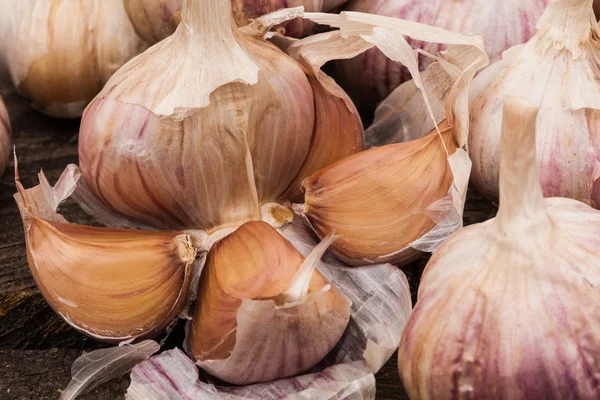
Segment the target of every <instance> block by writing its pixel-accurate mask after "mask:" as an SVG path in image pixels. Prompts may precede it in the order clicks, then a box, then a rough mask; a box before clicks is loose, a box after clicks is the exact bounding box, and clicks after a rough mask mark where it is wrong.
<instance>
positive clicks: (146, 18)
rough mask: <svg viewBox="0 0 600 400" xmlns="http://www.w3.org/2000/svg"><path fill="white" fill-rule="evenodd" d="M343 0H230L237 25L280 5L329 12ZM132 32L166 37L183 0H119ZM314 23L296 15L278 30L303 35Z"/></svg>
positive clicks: (150, 38) (174, 26) (148, 39)
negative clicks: (122, 4)
mask: <svg viewBox="0 0 600 400" xmlns="http://www.w3.org/2000/svg"><path fill="white" fill-rule="evenodd" d="M346 1H347V0H266V1H265V0H231V6H232V9H233V16H234V19H235V23H236V24H237V26H239V27H242V26H246V25H248V24H249V23H250V22H251V21H252V20H254V19H256V18H259V17H260V16H262V15H265V14H268V13H270V12H273V11H277V10H279V9H282V8H294V7H300V6H302V7H304V9H305V10H306V11H307V12H320V11H323V12H326V11H330V10H332V9H334V8H336V7H338V6H340V5H341V4H343V3H345V2H346ZM123 3H124V4H125V9H126V10H127V15H128V16H129V19H130V21H131V23H132V24H133V26H134V27H135V30H136V32H137V33H138V35H140V37H142V38H143V39H144V40H145V41H146V42H147V43H149V44H155V43H158V42H160V41H161V40H163V39H165V38H166V37H168V36H170V35H172V34H173V32H175V29H177V25H179V23H180V22H181V10H182V8H183V0H123ZM313 26H314V24H313V23H312V22H310V21H308V20H305V19H302V18H297V19H294V20H291V21H286V22H284V23H283V24H281V25H280V26H279V27H278V29H277V30H278V31H279V32H280V33H281V34H283V35H285V36H289V37H301V36H304V35H306V34H307V33H308V32H309V30H310V29H311V28H312V27H313Z"/></svg>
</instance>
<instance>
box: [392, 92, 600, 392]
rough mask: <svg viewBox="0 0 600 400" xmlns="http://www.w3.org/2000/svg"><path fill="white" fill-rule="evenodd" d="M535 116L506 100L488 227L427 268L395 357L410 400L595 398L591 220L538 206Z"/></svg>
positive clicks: (597, 271) (565, 208)
mask: <svg viewBox="0 0 600 400" xmlns="http://www.w3.org/2000/svg"><path fill="white" fill-rule="evenodd" d="M536 112H537V109H536V107H535V106H534V105H533V104H532V103H531V102H529V101H527V100H526V99H519V98H506V100H505V101H504V122H503V133H502V139H501V153H500V164H501V169H500V209H499V211H498V216H497V217H496V218H494V219H492V220H490V221H487V222H484V223H482V224H477V225H472V226H469V227H468V228H465V229H462V230H460V231H458V232H457V233H455V234H454V235H452V236H451V237H450V238H449V239H448V240H447V241H446V242H445V243H444V244H443V245H442V246H441V247H440V248H439V249H438V250H437V251H436V252H435V253H434V255H433V257H432V258H431V260H430V261H429V263H428V264H427V267H426V269H425V272H424V274H423V277H422V279H421V286H420V287H419V296H418V302H417V305H416V307H415V309H414V311H413V314H412V315H411V317H410V319H409V321H408V324H407V326H406V328H405V330H404V332H403V335H402V341H401V344H400V349H399V353H398V356H399V360H398V368H399V371H400V375H401V377H402V381H403V382H404V386H405V388H406V390H407V391H408V393H409V396H410V398H411V399H413V400H424V399H435V400H444V399H490V400H494V399H498V400H499V399H511V400H521V399H523V400H525V399H548V400H553V399H556V400H559V399H560V400H563V399H582V400H592V399H598V398H600V386H599V385H598V374H599V372H600V313H599V312H598V310H599V309H600V295H599V294H600V293H599V291H598V287H599V285H600V244H599V242H598V236H599V235H600V212H599V211H596V210H594V209H592V208H591V207H589V206H587V205H585V204H583V203H580V202H578V201H575V200H571V199H565V198H549V199H544V198H543V196H542V190H541V187H540V184H539V181H538V174H537V171H536V167H535V153H536V151H535V147H536V145H535V125H536ZM541 118H542V116H541V115H540V116H538V121H539V119H541Z"/></svg>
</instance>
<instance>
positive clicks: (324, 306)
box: [189, 222, 350, 384]
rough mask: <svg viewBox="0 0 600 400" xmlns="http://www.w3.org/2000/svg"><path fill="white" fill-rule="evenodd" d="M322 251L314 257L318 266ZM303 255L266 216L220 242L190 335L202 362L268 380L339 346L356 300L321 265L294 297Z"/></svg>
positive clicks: (215, 370)
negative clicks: (326, 275) (351, 300)
mask: <svg viewBox="0 0 600 400" xmlns="http://www.w3.org/2000/svg"><path fill="white" fill-rule="evenodd" d="M322 251H324V249H322ZM322 251H321V253H319V254H317V255H316V257H312V259H308V258H307V260H308V261H307V262H312V263H313V265H312V267H313V268H314V263H316V262H317V261H318V260H319V258H320V255H321V254H322ZM315 258H316V259H315ZM303 261H304V259H303V257H302V256H301V255H300V253H299V252H298V251H297V250H296V249H295V248H294V247H293V246H292V245H291V244H290V243H289V242H288V241H286V240H285V239H284V238H283V237H282V236H280V234H279V233H277V231H275V230H274V229H273V228H272V227H271V226H269V225H268V224H266V223H264V222H248V223H246V224H244V225H242V226H241V227H240V228H238V229H237V230H236V231H235V232H233V233H232V234H230V235H229V236H227V237H226V238H224V239H223V240H221V241H220V242H218V243H216V244H215V245H214V246H213V248H212V249H211V252H210V253H209V257H208V260H207V264H206V269H205V273H204V274H203V277H202V280H201V283H200V289H199V297H198V300H197V303H196V313H195V315H194V319H193V321H192V322H191V330H190V336H189V341H190V350H191V353H192V354H193V356H194V358H195V359H196V360H197V363H198V364H199V365H200V366H201V367H202V368H204V369H206V370H207V371H208V372H209V373H211V374H213V375H215V376H216V377H218V378H220V379H223V380H225V381H227V382H231V383H234V384H248V383H254V382H266V381H271V380H274V379H278V378H283V377H287V376H291V375H295V374H297V373H300V372H302V371H305V370H307V369H309V368H311V367H313V366H314V365H315V364H317V363H318V362H319V361H320V360H321V359H322V358H323V357H324V356H325V355H326V354H327V353H328V352H329V351H330V350H331V349H332V348H333V346H334V345H335V344H336V343H337V341H338V340H339V338H340V337H341V335H342V333H343V332H344V330H345V328H346V325H347V324H348V320H349V317H350V303H349V301H348V300H347V299H346V298H345V297H344V296H343V295H342V294H341V293H340V292H339V291H338V290H337V289H336V288H333V287H331V286H330V285H329V284H328V283H327V281H326V280H325V278H323V276H322V275H321V274H320V273H318V272H315V271H313V272H312V274H311V275H309V278H310V282H309V285H308V288H307V293H306V292H305V293H303V294H301V296H300V298H297V297H295V300H293V301H290V300H289V297H286V296H290V295H292V294H291V292H289V289H290V287H296V285H295V283H297V282H298V280H297V279H296V277H297V272H298V271H299V270H300V269H301V267H304V270H306V267H307V265H306V264H303ZM308 267H309V268H310V265H309V266H308ZM307 271H310V269H309V270H307ZM300 278H304V277H303V276H300ZM294 293H295V291H294ZM299 343H304V345H303V346H299V345H298V344H299Z"/></svg>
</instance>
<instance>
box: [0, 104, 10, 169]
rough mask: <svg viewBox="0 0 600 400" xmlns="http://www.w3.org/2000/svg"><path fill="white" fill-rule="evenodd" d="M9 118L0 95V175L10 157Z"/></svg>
mask: <svg viewBox="0 0 600 400" xmlns="http://www.w3.org/2000/svg"><path fill="white" fill-rule="evenodd" d="M10 136H11V134H10V119H9V118H8V111H7V110H6V106H5V105H4V101H3V100H2V97H0V176H1V175H2V173H3V172H4V170H5V169H6V164H8V158H9V157H10Z"/></svg>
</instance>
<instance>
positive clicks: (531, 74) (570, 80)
mask: <svg viewBox="0 0 600 400" xmlns="http://www.w3.org/2000/svg"><path fill="white" fill-rule="evenodd" d="M538 27H539V30H538V32H537V34H536V35H535V37H534V38H533V39H531V40H530V41H529V42H528V43H527V44H525V45H523V46H518V47H514V48H512V49H510V51H507V52H506V53H505V55H504V58H503V60H502V61H499V62H497V63H495V64H493V65H492V66H490V67H489V68H488V69H486V70H484V71H483V72H482V73H481V74H480V75H479V76H478V77H477V78H476V79H475V80H474V82H473V86H472V92H471V108H472V109H473V110H479V111H478V112H477V113H473V114H472V116H471V124H470V128H471V129H470V135H469V150H470V156H471V158H472V159H473V176H472V182H473V184H474V186H475V188H476V189H477V190H478V191H479V192H481V193H482V194H483V195H485V196H486V197H488V198H490V199H492V200H497V199H498V196H499V189H498V176H499V172H498V171H499V157H498V152H499V148H500V134H501V120H502V108H501V107H498V104H499V102H501V101H502V100H503V99H504V97H506V96H522V97H525V98H527V99H529V100H530V101H532V102H533V103H534V104H536V105H537V106H538V107H539V108H540V118H538V120H537V132H538V136H537V152H538V158H537V163H538V164H537V165H538V170H539V177H540V181H541V183H542V189H543V191H544V195H545V196H546V197H551V196H560V197H569V198H573V199H578V200H581V201H584V202H586V203H588V204H591V205H592V206H594V207H596V208H598V207H600V180H599V178H600V162H599V158H600V156H599V154H600V150H599V149H600V147H599V146H600V124H599V123H598V121H600V94H599V93H600V83H598V81H597V79H596V78H595V76H594V73H593V72H592V71H597V70H598V68H600V62H599V60H600V58H599V57H600V52H599V50H598V44H599V42H600V41H599V39H598V36H599V35H600V28H599V27H598V24H597V23H596V19H595V17H594V14H593V11H592V4H591V0H577V1H566V0H557V1H553V2H551V3H550V4H549V6H548V8H547V9H546V12H545V14H544V16H543V17H542V19H541V20H540V23H539V25H538Z"/></svg>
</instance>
